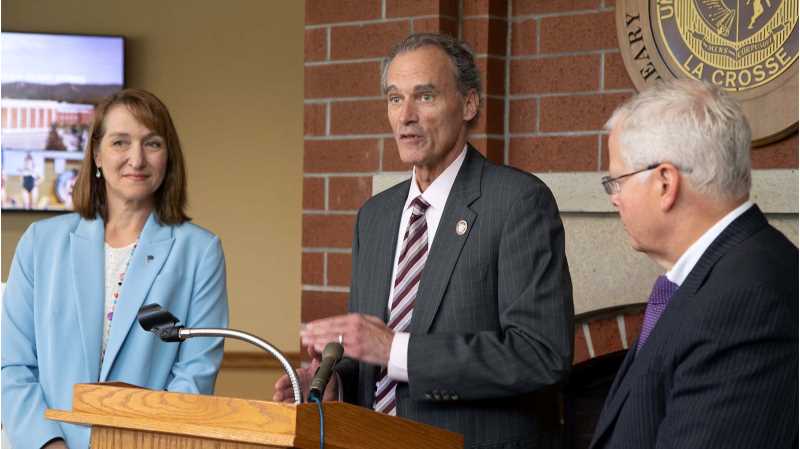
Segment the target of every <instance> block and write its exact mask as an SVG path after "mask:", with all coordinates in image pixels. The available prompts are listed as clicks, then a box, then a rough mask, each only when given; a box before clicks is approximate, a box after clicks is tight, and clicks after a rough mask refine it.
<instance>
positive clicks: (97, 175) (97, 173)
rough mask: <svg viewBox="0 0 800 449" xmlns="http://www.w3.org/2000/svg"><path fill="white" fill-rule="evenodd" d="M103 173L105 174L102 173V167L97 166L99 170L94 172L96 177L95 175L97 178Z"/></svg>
mask: <svg viewBox="0 0 800 449" xmlns="http://www.w3.org/2000/svg"><path fill="white" fill-rule="evenodd" d="M102 175H103V174H102V173H100V167H97V171H96V172H94V177H95V178H99V177H101V176H102Z"/></svg>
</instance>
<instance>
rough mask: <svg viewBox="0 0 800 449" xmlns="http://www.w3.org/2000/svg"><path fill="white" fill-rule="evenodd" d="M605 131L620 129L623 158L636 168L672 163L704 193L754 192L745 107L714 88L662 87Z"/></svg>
mask: <svg viewBox="0 0 800 449" xmlns="http://www.w3.org/2000/svg"><path fill="white" fill-rule="evenodd" d="M605 127H606V129H607V130H612V129H614V128H617V129H618V130H619V133H618V134H617V135H618V137H619V146H620V154H621V157H622V159H623V160H624V161H625V163H626V164H627V165H628V168H630V169H632V170H638V169H641V168H644V167H647V166H648V165H650V164H655V163H659V162H670V163H672V164H674V165H675V166H676V167H678V168H679V169H681V171H682V172H683V173H684V176H685V177H686V178H687V179H688V180H689V183H690V185H691V186H692V187H693V188H694V189H695V190H697V191H699V192H701V193H704V194H709V195H712V196H714V197H716V198H719V199H739V198H742V197H745V196H747V195H748V194H749V193H750V184H751V179H750V125H749V124H748V123H747V119H746V118H745V116H744V113H743V112H742V109H741V107H740V106H739V104H738V103H737V102H736V101H735V100H734V99H733V98H731V97H730V96H728V95H726V94H725V93H724V92H722V91H721V90H720V89H719V88H718V87H716V86H714V85H712V84H709V83H706V82H701V81H695V80H689V79H681V80H672V81H667V82H662V83H658V84H656V85H655V86H653V87H651V88H649V89H647V90H645V91H643V92H641V93H640V94H639V95H637V96H635V97H633V98H632V99H630V100H628V101H627V102H625V103H624V104H623V105H621V106H620V107H619V108H617V110H616V111H614V114H613V115H612V116H611V118H610V119H609V120H608V122H607V123H606V125H605Z"/></svg>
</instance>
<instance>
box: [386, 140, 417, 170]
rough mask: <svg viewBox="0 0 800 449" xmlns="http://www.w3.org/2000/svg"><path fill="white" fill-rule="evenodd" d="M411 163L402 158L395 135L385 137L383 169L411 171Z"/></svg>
mask: <svg viewBox="0 0 800 449" xmlns="http://www.w3.org/2000/svg"><path fill="white" fill-rule="evenodd" d="M409 170H411V164H406V163H405V162H403V161H402V160H400V153H399V152H398V150H397V142H395V140H394V137H391V138H388V139H383V171H409Z"/></svg>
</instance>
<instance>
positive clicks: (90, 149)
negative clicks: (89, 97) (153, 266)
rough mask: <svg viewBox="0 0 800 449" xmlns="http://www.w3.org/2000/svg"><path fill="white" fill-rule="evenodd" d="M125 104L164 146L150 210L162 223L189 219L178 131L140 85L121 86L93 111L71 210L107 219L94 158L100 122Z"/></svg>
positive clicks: (101, 128)
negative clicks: (164, 162) (164, 161)
mask: <svg viewBox="0 0 800 449" xmlns="http://www.w3.org/2000/svg"><path fill="white" fill-rule="evenodd" d="M117 105H122V106H125V107H126V108H127V109H128V111H129V112H130V113H131V115H133V117H134V118H135V119H136V120H137V121H139V123H141V124H142V125H144V126H145V127H147V128H148V129H150V130H151V131H153V132H155V133H156V134H158V135H159V136H161V137H162V138H163V139H164V141H165V145H166V148H167V169H166V172H165V173H164V180H163V181H162V182H161V185H160V186H159V187H158V189H157V190H156V191H155V192H154V193H153V204H154V212H155V214H156V217H157V218H158V221H159V222H160V223H162V224H167V225H176V224H181V223H183V222H186V221H189V220H190V218H189V216H188V215H186V167H185V165H184V163H183V152H182V151H181V143H180V140H179V139H178V132H177V131H176V130H175V125H173V124H172V118H171V117H170V115H169V111H168V110H167V107H166V106H164V103H162V102H161V100H159V99H158V98H157V97H156V96H155V95H153V94H151V93H150V92H147V91H145V90H142V89H124V90H121V91H119V92H117V93H115V94H113V95H111V96H110V97H108V98H106V99H105V100H103V101H102V102H101V103H100V104H99V105H98V106H97V109H95V111H94V119H93V120H92V126H91V128H90V131H89V141H88V143H87V145H86V152H85V154H84V158H83V162H82V164H81V169H80V172H79V173H78V179H77V181H75V188H74V190H73V194H72V201H73V203H74V205H75V211H76V212H78V213H79V214H80V215H81V217H83V218H86V219H89V220H93V219H95V218H97V216H100V217H102V218H103V220H108V204H107V202H106V184H105V180H104V179H103V178H98V177H96V176H95V172H96V171H97V165H96V164H95V161H94V158H95V155H96V153H97V151H99V150H100V142H101V141H102V140H103V135H105V131H106V130H105V127H104V122H105V118H106V115H107V114H108V112H109V111H110V110H111V109H112V108H113V107H115V106H117Z"/></svg>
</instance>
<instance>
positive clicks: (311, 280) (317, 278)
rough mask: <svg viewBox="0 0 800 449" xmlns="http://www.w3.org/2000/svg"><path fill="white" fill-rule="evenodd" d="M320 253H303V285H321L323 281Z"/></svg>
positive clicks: (321, 255) (322, 255)
mask: <svg viewBox="0 0 800 449" xmlns="http://www.w3.org/2000/svg"><path fill="white" fill-rule="evenodd" d="M323 257H324V254H322V253H303V257H302V265H303V273H302V282H303V284H305V285H322V284H323V282H324V273H323V269H324V266H323V261H322V259H323Z"/></svg>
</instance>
